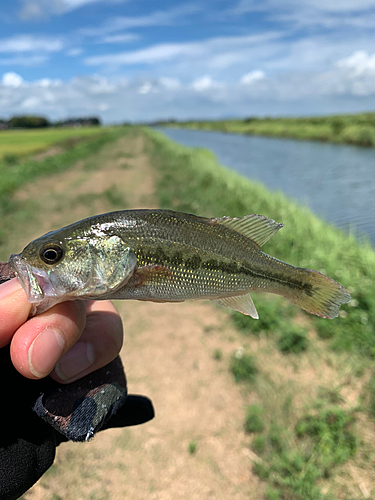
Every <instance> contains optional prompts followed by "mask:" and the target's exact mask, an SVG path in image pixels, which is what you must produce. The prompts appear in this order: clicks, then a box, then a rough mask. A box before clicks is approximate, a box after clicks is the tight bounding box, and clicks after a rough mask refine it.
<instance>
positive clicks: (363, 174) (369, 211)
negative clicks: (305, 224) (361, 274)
mask: <svg viewBox="0 0 375 500" xmlns="http://www.w3.org/2000/svg"><path fill="white" fill-rule="evenodd" d="M158 130H160V131H162V132H163V133H165V134H166V135H167V136H168V137H170V138H171V139H173V140H174V141H176V142H179V143H181V144H184V145H186V146H193V147H204V148H207V149H211V150H212V151H214V153H215V154H216V155H217V157H218V160H219V162H220V163H221V164H223V165H226V166H228V167H230V168H232V169H233V170H236V171H237V172H238V173H240V174H242V175H244V176H246V177H249V178H251V179H254V180H259V181H260V182H262V183H263V184H265V185H266V186H267V187H269V188H271V189H275V190H281V191H283V192H284V193H286V194H287V195H289V196H291V197H293V198H294V199H296V200H298V201H299V202H302V203H305V204H306V205H308V206H309V207H310V208H311V209H312V210H313V211H314V212H315V213H316V214H318V215H320V216H321V217H323V218H325V219H326V220H328V221H330V222H332V223H334V224H335V225H336V226H338V227H340V228H341V229H344V230H348V229H349V228H351V229H352V230H353V229H354V228H356V231H357V232H358V234H361V233H366V234H368V235H369V237H370V239H371V241H372V243H373V244H375V213H374V197H375V150H374V149H372V148H360V147H355V146H342V145H335V144H324V143H318V142H305V141H293V140H289V139H274V138H269V137H255V136H241V135H235V134H223V133H220V132H204V131H198V130H185V129H162V128H159V129H158Z"/></svg>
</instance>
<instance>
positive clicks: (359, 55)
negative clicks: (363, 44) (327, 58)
mask: <svg viewBox="0 0 375 500" xmlns="http://www.w3.org/2000/svg"><path fill="white" fill-rule="evenodd" d="M336 66H337V67H338V68H341V69H343V70H344V71H346V72H347V75H348V77H349V78H358V77H363V76H370V77H371V76H375V54H372V55H369V54H368V53H367V52H366V51H364V50H358V51H356V52H354V53H353V54H352V55H351V56H349V57H346V58H343V59H340V60H339V61H337V63H336Z"/></svg>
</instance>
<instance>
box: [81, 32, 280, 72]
mask: <svg viewBox="0 0 375 500" xmlns="http://www.w3.org/2000/svg"><path fill="white" fill-rule="evenodd" d="M280 36H281V34H280V33H277V32H268V33H265V34H262V35H255V36H232V37H217V38H208V39H205V40H199V41H193V42H185V43H163V44H157V45H151V46H149V47H146V48H143V49H139V50H134V51H126V52H118V53H115V54H105V55H101V56H94V57H88V58H86V59H85V64H87V65H88V66H113V67H119V66H125V65H132V64H149V65H156V64H160V63H161V62H169V61H176V60H177V62H178V63H182V64H183V65H184V66H187V64H189V63H191V64H192V65H193V67H194V68H195V69H196V71H197V72H198V71H201V68H200V65H202V66H203V67H209V68H212V69H217V70H221V69H226V68H227V67H229V66H232V65H234V64H237V63H243V62H245V61H246V62H247V61H248V60H249V59H251V58H252V57H253V58H256V57H258V58H259V57H261V56H264V54H265V52H266V53H267V55H268V56H269V55H270V54H271V53H275V52H276V51H277V50H279V49H278V48H277V47H276V46H272V43H273V42H274V41H276V40H277V39H278V38H280ZM262 47H264V49H263V48H262ZM257 54H258V55H257ZM219 61H220V62H219ZM224 61H225V62H224ZM188 72H189V73H191V68H189V70H188Z"/></svg>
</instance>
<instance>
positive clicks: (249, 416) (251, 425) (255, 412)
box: [245, 404, 264, 432]
mask: <svg viewBox="0 0 375 500" xmlns="http://www.w3.org/2000/svg"><path fill="white" fill-rule="evenodd" d="M263 413H264V410H263V408H261V407H260V406H258V405H255V404H254V405H250V406H248V407H247V410H246V417H245V431H246V432H262V431H263V429H264V423H263V418H262V417H263Z"/></svg>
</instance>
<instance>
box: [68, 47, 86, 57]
mask: <svg viewBox="0 0 375 500" xmlns="http://www.w3.org/2000/svg"><path fill="white" fill-rule="evenodd" d="M82 52H83V49H82V48H81V47H75V48H73V49H70V50H68V51H67V53H66V54H67V55H68V56H70V57H76V56H80V55H81V54H82Z"/></svg>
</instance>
